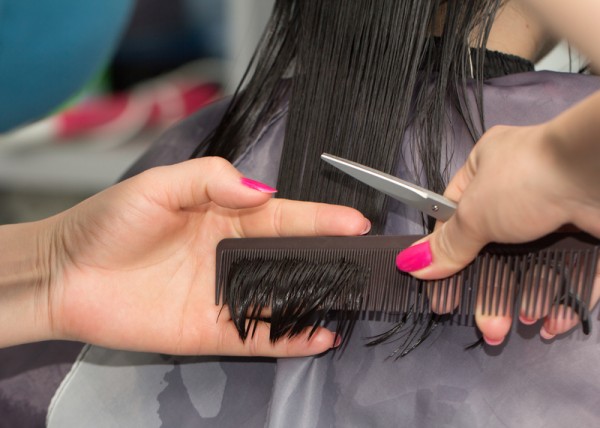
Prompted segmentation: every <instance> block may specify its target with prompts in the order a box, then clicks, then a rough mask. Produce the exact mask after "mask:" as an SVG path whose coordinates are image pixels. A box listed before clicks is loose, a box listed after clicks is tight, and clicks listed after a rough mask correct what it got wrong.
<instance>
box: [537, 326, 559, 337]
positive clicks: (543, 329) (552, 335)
mask: <svg viewBox="0 0 600 428" xmlns="http://www.w3.org/2000/svg"><path fill="white" fill-rule="evenodd" d="M540 336H542V338H543V339H546V340H552V339H554V337H556V335H555V334H551V333H548V330H546V327H543V326H542V328H541V329H540Z"/></svg>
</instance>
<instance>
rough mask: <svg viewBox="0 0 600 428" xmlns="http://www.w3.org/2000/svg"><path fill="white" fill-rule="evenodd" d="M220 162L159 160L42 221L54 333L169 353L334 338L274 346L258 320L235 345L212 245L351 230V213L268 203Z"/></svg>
mask: <svg viewBox="0 0 600 428" xmlns="http://www.w3.org/2000/svg"><path fill="white" fill-rule="evenodd" d="M270 193H272V189H270V188H269V187H267V186H264V185H262V184H260V183H256V182H252V181H246V182H245V184H244V181H243V180H242V177H241V175H240V173H239V172H238V171H237V170H235V169H234V168H233V167H232V166H231V165H230V164H229V163H228V162H226V161H224V160H223V159H220V158H204V159H196V160H191V161H188V162H184V163H182V164H179V165H175V166H167V167H159V168H155V169H152V170H149V171H147V172H144V173H142V174H140V175H139V176H137V177H134V178H131V179H129V180H127V181H124V182H122V183H120V184H118V185H115V186H113V187H112V188H110V189H108V190H106V191H104V192H102V193H100V194H98V195H96V196H94V197H92V198H90V199H88V200H86V201H84V202H83V203H81V204H79V205H77V206H76V207H74V208H73V209H71V210H69V211H66V212H65V213H62V214H60V215H58V216H57V217H55V218H52V219H49V220H48V221H50V222H51V223H52V228H53V239H52V242H53V243H54V248H53V255H52V266H53V267H54V268H53V269H54V270H53V276H52V280H51V283H50V285H49V288H48V289H49V291H50V294H49V296H48V298H47V299H46V297H45V296H43V297H42V299H40V300H39V301H38V304H40V305H45V304H46V302H47V304H49V305H50V309H51V314H52V319H53V325H52V335H53V337H54V338H64V339H73V340H79V341H85V342H91V343H94V344H98V345H102V346H107V347H112V348H121V349H129V350H145V351H154V352H162V353H171V354H218V355H265V356H299V355H310V354H316V353H321V352H323V351H326V350H328V349H330V348H331V347H332V346H334V334H333V333H332V332H329V331H328V330H325V329H319V330H318V331H317V333H316V334H315V335H314V336H312V338H311V339H310V340H308V339H307V337H308V335H307V334H303V335H300V336H299V337H296V338H294V339H289V340H285V339H284V340H281V341H280V342H277V343H276V344H271V343H270V342H269V326H268V324H265V323H263V324H261V325H260V326H259V328H258V330H257V331H256V334H255V336H254V338H252V339H248V340H247V341H246V342H245V343H243V342H242V341H241V340H240V339H239V338H238V335H237V331H236V329H235V328H234V326H233V323H232V322H230V317H229V314H228V311H227V309H223V310H222V311H221V312H220V307H217V306H216V305H215V286H214V277H215V247H216V245H217V243H218V242H219V241H220V240H221V239H223V238H229V237H251V236H253V237H257V236H290V235H358V234H361V233H364V232H366V231H367V229H368V227H369V222H368V221H367V220H366V219H365V218H364V217H363V216H362V215H361V214H360V213H358V212H357V211H355V210H353V209H350V208H345V207H340V206H331V205H325V204H314V203H304V202H296V201H288V200H282V199H271V194H270Z"/></svg>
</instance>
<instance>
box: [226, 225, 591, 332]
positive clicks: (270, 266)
mask: <svg viewBox="0 0 600 428" xmlns="http://www.w3.org/2000/svg"><path fill="white" fill-rule="evenodd" d="M420 238H422V236H360V237H310V238H307V237H296V238H242V239H226V240H223V241H221V242H220V243H219V245H218V246H217V269H216V303H217V304H218V305H227V306H228V308H229V311H230V313H231V316H232V319H233V321H234V323H235V324H236V326H237V328H238V332H239V333H240V337H241V338H242V339H245V338H246V337H247V336H248V335H250V334H252V333H253V331H254V329H255V328H256V322H258V321H256V320H258V319H261V316H260V314H261V313H262V311H263V310H264V309H265V308H272V312H270V315H269V316H268V317H267V318H269V322H271V340H273V341H275V340H278V339H279V338H281V337H283V336H286V335H287V336H293V335H295V334H298V333H299V332H300V331H302V329H304V328H306V327H309V326H312V327H313V331H314V329H316V327H317V326H318V325H319V323H320V322H322V321H323V319H325V318H326V317H327V315H326V314H328V313H330V312H332V311H335V312H336V313H337V314H338V316H341V317H342V321H341V323H340V324H339V325H341V326H342V327H339V328H342V329H343V330H345V331H343V332H344V333H348V332H349V331H350V330H351V328H352V325H353V322H354V321H355V320H356V319H358V318H368V319H382V318H386V319H402V318H403V317H404V318H405V317H406V316H407V315H412V316H414V317H420V318H421V319H423V317H424V316H427V315H431V314H432V311H431V304H432V303H434V304H436V306H437V307H438V308H445V309H446V310H445V311H444V312H450V311H452V313H453V315H454V318H453V319H456V320H457V321H458V322H459V323H466V324H472V323H473V319H474V314H475V311H476V307H477V306H479V307H480V308H481V309H480V310H481V312H482V313H483V314H489V315H515V314H518V313H522V314H523V315H525V316H527V317H530V318H539V317H540V316H542V315H547V314H552V315H554V316H563V317H574V316H575V314H577V315H578V316H579V317H580V320H581V325H582V327H583V330H584V333H586V334H588V333H589V330H590V323H589V307H590V306H589V305H590V300H591V295H592V288H593V285H594V277H595V274H596V269H597V264H598V256H599V254H600V240H598V239H596V238H593V237H591V236H589V235H587V234H583V233H578V234H571V233H556V234H552V235H548V236H546V237H544V238H542V239H539V240H537V241H533V242H529V243H525V244H510V245H504V244H502V245H500V244H490V245H488V246H486V247H485V248H484V249H483V250H482V252H481V253H480V254H479V255H478V257H477V258H476V259H475V260H474V261H473V262H472V263H471V264H470V265H468V266H467V267H466V268H465V269H463V270H462V271H460V272H458V273H456V274H455V275H453V276H452V277H449V278H446V279H443V280H436V281H423V280H418V279H416V278H414V277H412V276H410V275H408V274H406V273H403V272H400V271H398V270H397V268H396V264H395V259H396V256H397V254H398V252H400V251H401V250H403V249H405V248H407V247H408V246H410V245H411V244H412V243H413V242H415V241H416V240H418V239H420ZM438 312H439V311H438ZM263 318H264V317H263ZM253 320H254V321H253ZM340 333H342V332H340ZM344 338H346V336H344Z"/></svg>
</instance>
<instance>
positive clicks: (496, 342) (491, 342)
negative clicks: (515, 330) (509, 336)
mask: <svg viewBox="0 0 600 428" xmlns="http://www.w3.org/2000/svg"><path fill="white" fill-rule="evenodd" d="M483 340H485V343H487V344H488V345H490V346H498V345H500V344H501V343H502V342H504V338H501V339H490V338H489V337H486V336H483Z"/></svg>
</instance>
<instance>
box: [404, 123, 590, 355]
mask: <svg viewBox="0 0 600 428" xmlns="http://www.w3.org/2000/svg"><path fill="white" fill-rule="evenodd" d="M550 135H551V133H549V128H548V125H547V124H544V125H539V126H531V127H496V128H493V129H491V130H490V131H489V132H487V133H486V134H485V135H484V136H483V138H482V139H481V140H480V141H479V142H478V143H477V145H476V146H475V148H474V149H473V151H472V152H471V154H470V156H469V158H468V160H467V162H466V164H465V165H464V166H463V167H462V168H461V169H460V170H459V171H458V173H457V174H456V176H455V177H454V178H453V180H452V181H451V182H450V184H449V186H448V188H447V190H446V192H445V196H446V197H448V198H450V199H452V200H455V201H458V202H459V205H458V210H457V212H456V214H455V215H454V216H453V217H452V218H451V219H450V220H448V221H447V222H446V223H444V224H441V223H438V225H437V227H436V230H435V232H434V233H433V234H431V235H430V236H428V237H427V238H425V239H424V240H423V241H421V242H420V243H418V245H415V246H413V247H411V248H410V249H409V250H408V251H405V252H403V253H401V255H400V256H399V259H398V262H399V267H401V268H404V269H403V270H407V271H412V273H413V274H414V275H415V276H417V277H419V278H424V279H436V278H443V277H446V276H449V275H451V274H453V273H455V272H457V271H458V270H460V269H462V268H463V267H465V266H466V265H467V264H468V263H469V262H470V261H471V260H473V259H474V258H475V256H476V255H477V253H478V252H479V251H480V250H481V248H482V247H483V246H484V245H485V244H487V243H489V242H502V243H517V242H526V241H531V240H534V239H536V238H539V237H541V236H544V235H546V234H548V233H551V232H554V231H556V230H557V229H559V228H560V227H561V226H563V225H565V224H569V223H571V224H574V225H576V226H577V227H578V228H579V229H582V230H585V231H587V232H589V233H591V234H594V235H596V236H598V237H600V223H599V222H598V218H600V186H599V185H598V183H600V168H598V167H597V165H598V164H597V163H595V164H594V163H590V162H588V163H587V164H586V161H581V160H580V161H577V162H574V161H573V159H567V156H566V155H565V153H564V150H563V149H564V148H563V149H561V148H560V147H558V146H557V143H556V141H554V140H553V139H552V138H551V137H550ZM594 165H595V166H594ZM432 294H433V295H434V296H435V293H432ZM599 297H600V276H597V280H596V285H595V288H594V296H593V299H592V301H593V303H595V302H597V301H598V298H599ZM448 302H449V301H448V300H445V301H444V304H443V305H442V303H441V302H437V301H435V297H434V298H433V302H432V306H433V309H434V310H436V311H438V312H448V311H450V310H452V309H453V306H454V304H455V303H456V302H449V303H448ZM480 306H481V305H480ZM548 309H549V308H545V309H543V310H541V311H539V313H537V314H536V316H535V317H534V318H526V317H524V316H522V317H521V321H522V322H525V323H534V322H535V321H536V319H535V318H545V321H544V325H543V327H542V330H541V335H542V336H543V337H544V338H551V337H553V336H554V335H556V334H559V333H563V332H565V331H567V330H569V329H570V328H572V327H573V326H575V325H576V324H577V319H573V320H571V319H562V317H558V318H557V317H550V316H546V315H547V313H548ZM476 321H477V324H478V327H479V328H480V330H481V332H482V334H483V335H484V338H485V340H486V341H487V342H488V343H489V344H492V345H497V344H500V343H501V342H502V341H503V340H504V337H505V336H506V334H507V333H508V331H509V329H510V325H511V323H512V320H511V318H510V317H503V316H489V315H482V313H481V307H479V309H478V310H477V313H476Z"/></svg>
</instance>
